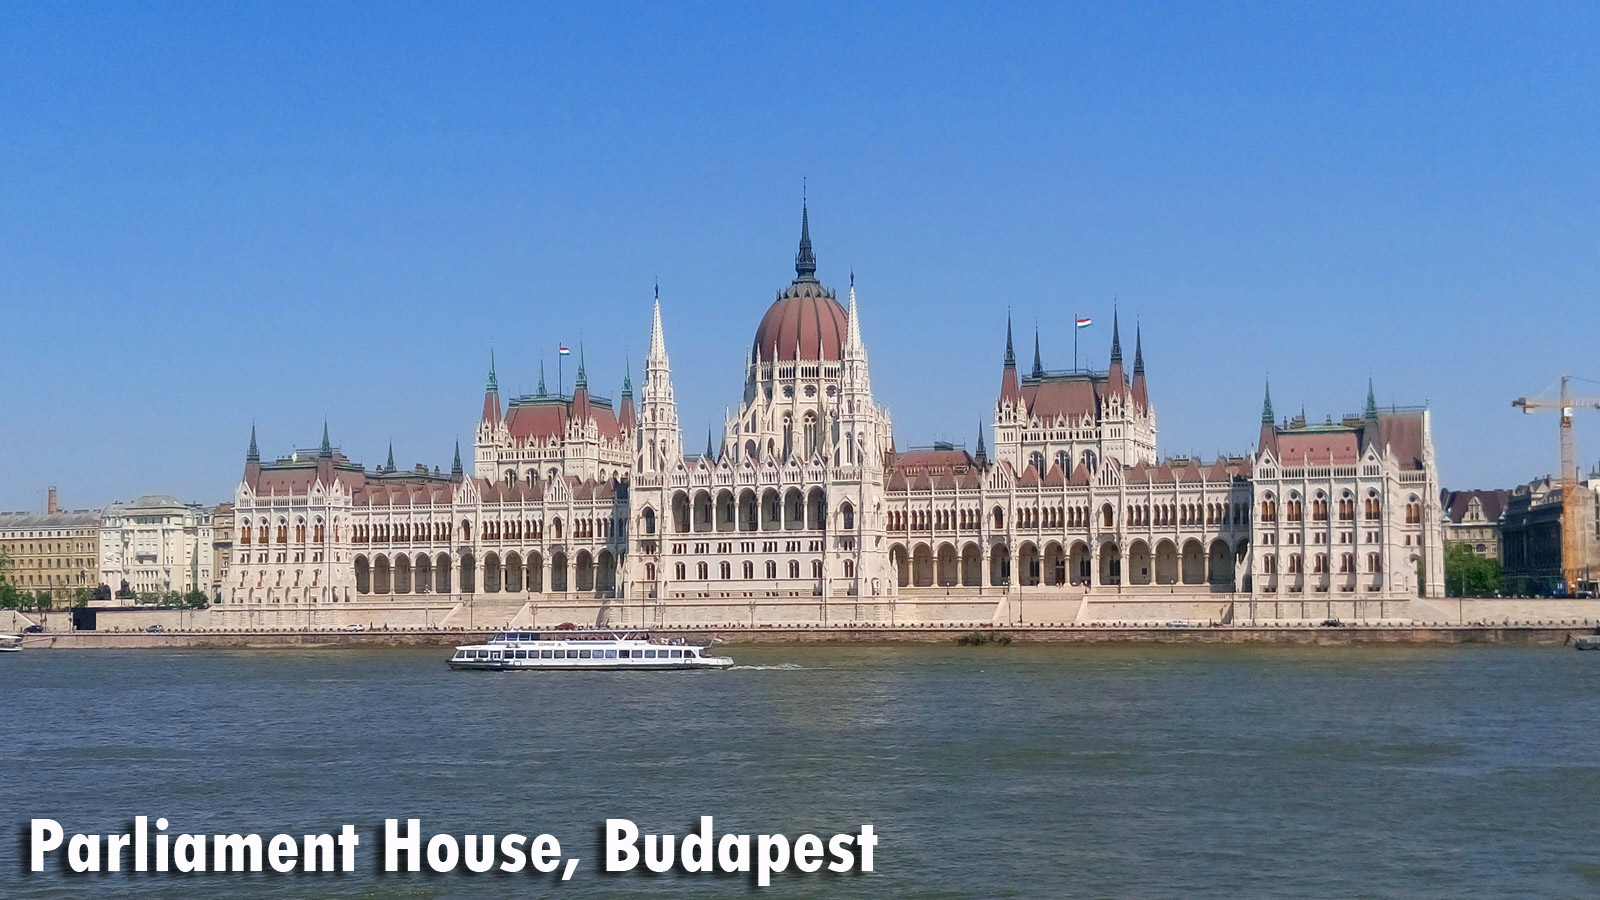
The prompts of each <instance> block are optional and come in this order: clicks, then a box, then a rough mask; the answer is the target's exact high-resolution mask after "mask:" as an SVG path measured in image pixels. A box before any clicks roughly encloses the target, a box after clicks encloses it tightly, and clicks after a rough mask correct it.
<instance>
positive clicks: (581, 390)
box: [572, 343, 590, 427]
mask: <svg viewBox="0 0 1600 900" xmlns="http://www.w3.org/2000/svg"><path fill="white" fill-rule="evenodd" d="M589 416H590V411H589V376H588V375H587V374H586V373H585V372H584V359H583V344H582V343H579V344H578V380H577V381H574V382H573V383H572V418H574V419H576V420H578V425H579V426H580V427H585V425H586V423H587V422H588V421H589Z"/></svg>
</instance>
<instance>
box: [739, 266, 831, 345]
mask: <svg viewBox="0 0 1600 900" xmlns="http://www.w3.org/2000/svg"><path fill="white" fill-rule="evenodd" d="M845 320H846V315H845V311H844V307H842V306H840V305H839V301H838V300H835V299H834V297H833V292H832V291H830V290H828V289H827V288H825V287H823V286H822V285H820V284H817V283H816V282H815V281H810V282H806V281H796V282H795V283H794V284H791V285H789V287H788V288H787V289H785V290H784V292H783V293H782V294H781V295H780V296H779V297H778V299H777V301H776V302H774V303H773V304H772V307H771V308H770V309H768V310H767V314H766V315H765V316H762V317H761V325H760V326H759V327H758V328H756V340H755V344H754V345H753V347H752V349H753V350H754V352H756V353H759V354H760V355H761V358H762V359H763V360H765V361H767V362H772V361H774V360H779V361H783V362H790V361H793V360H797V359H800V360H834V361H837V360H838V359H839V349H840V348H841V347H843V346H844V338H845Z"/></svg>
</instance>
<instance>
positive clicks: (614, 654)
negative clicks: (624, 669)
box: [606, 650, 617, 659]
mask: <svg viewBox="0 0 1600 900" xmlns="http://www.w3.org/2000/svg"><path fill="white" fill-rule="evenodd" d="M616 658H617V651H615V650H607V651H606V659H616Z"/></svg>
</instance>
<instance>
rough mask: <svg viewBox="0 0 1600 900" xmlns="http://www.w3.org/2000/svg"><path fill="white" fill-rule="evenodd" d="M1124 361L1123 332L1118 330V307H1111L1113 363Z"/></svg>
mask: <svg viewBox="0 0 1600 900" xmlns="http://www.w3.org/2000/svg"><path fill="white" fill-rule="evenodd" d="M1121 362H1122V334H1121V332H1119V331H1118V330H1117V308H1116V307H1114V306H1113V307H1112V308H1111V364H1112V365H1117V364H1118V363H1121Z"/></svg>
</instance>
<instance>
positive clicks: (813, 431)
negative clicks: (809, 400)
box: [803, 388, 821, 460]
mask: <svg viewBox="0 0 1600 900" xmlns="http://www.w3.org/2000/svg"><path fill="white" fill-rule="evenodd" d="M811 390H814V388H813V389H811ZM803 421H804V423H805V440H806V459H807V460H809V459H811V458H812V457H813V456H816V455H817V447H818V446H819V445H820V443H821V442H820V440H819V435H818V434H817V416H816V413H811V412H808V413H806V416H805V419H804V420H803Z"/></svg>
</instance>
